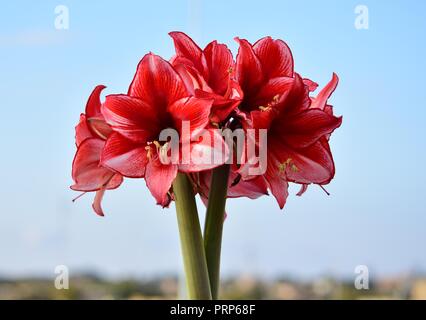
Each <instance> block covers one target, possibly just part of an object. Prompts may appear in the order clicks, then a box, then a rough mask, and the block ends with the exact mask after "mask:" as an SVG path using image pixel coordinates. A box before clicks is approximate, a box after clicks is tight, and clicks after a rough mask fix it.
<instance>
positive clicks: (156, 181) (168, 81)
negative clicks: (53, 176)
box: [101, 53, 227, 206]
mask: <svg viewBox="0 0 426 320" xmlns="http://www.w3.org/2000/svg"><path fill="white" fill-rule="evenodd" d="M211 106H212V100H207V99H198V98H195V97H190V96H189V93H188V92H187V89H186V87H185V85H184V81H183V80H182V78H181V76H180V75H179V74H178V73H177V72H176V71H175V69H174V68H173V67H172V66H171V65H170V64H169V63H168V62H167V61H165V60H163V59H162V58H161V57H159V56H156V55H154V54H151V53H150V54H147V55H145V57H144V58H143V59H142V60H141V62H140V63H139V66H138V68H137V71H136V75H135V77H134V79H133V82H132V84H131V85H130V88H129V92H128V94H127V95H110V96H107V97H106V100H105V103H104V104H103V106H102V113H103V115H104V117H105V119H106V121H107V123H108V124H109V125H110V126H111V127H112V130H113V131H114V132H113V133H112V134H111V136H110V137H109V138H108V140H107V142H106V145H105V148H104V150H103V153H102V156H101V163H102V164H103V165H104V166H106V167H108V168H110V169H111V170H114V171H116V172H118V173H120V174H122V175H124V176H127V177H133V178H140V177H144V178H145V180H146V184H147V186H148V189H149V190H150V191H151V193H152V195H153V196H154V197H155V199H156V200H157V203H158V204H160V205H162V206H167V205H168V204H169V203H170V201H171V194H170V192H169V190H170V188H171V185H172V182H173V180H174V179H175V177H176V174H177V172H178V171H182V172H194V171H201V170H206V169H210V168H213V167H216V166H218V165H219V164H215V163H213V162H210V163H202V164H198V163H195V162H194V161H191V162H190V163H184V161H181V160H182V159H181V158H180V157H179V159H178V161H177V163H174V162H171V163H168V164H166V163H164V161H162V160H163V156H164V155H165V154H167V155H168V148H169V145H168V142H161V141H159V135H160V132H161V131H162V130H163V129H170V128H172V129H176V130H177V132H178V133H179V136H180V143H184V142H185V143H186V142H188V143H189V148H190V150H191V154H194V152H201V153H203V152H206V153H208V154H211V155H213V154H214V153H218V152H219V153H220V155H221V156H222V153H223V152H224V151H223V150H225V154H226V153H227V151H226V146H225V145H224V142H223V139H222V137H221V135H219V137H218V133H217V131H216V130H212V129H206V132H208V134H210V136H211V137H212V138H215V139H217V140H218V139H220V141H221V144H220V146H217V145H214V146H212V145H211V143H208V142H207V141H200V142H199V141H196V140H197V139H198V136H199V134H200V132H202V131H203V130H204V129H205V128H206V126H207V124H208V122H209V114H210V109H211ZM182 121H189V122H190V130H189V135H188V134H186V132H185V131H184V130H183V129H182ZM192 140H194V141H192ZM211 141H213V140H211ZM215 147H216V148H215ZM180 156H181V155H180ZM223 159H224V158H223ZM224 160H225V159H224ZM222 163H223V162H222Z"/></svg>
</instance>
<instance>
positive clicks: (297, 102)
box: [275, 73, 311, 118]
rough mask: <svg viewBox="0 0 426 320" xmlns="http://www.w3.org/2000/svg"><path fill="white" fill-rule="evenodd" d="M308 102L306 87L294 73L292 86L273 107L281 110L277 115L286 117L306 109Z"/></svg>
mask: <svg viewBox="0 0 426 320" xmlns="http://www.w3.org/2000/svg"><path fill="white" fill-rule="evenodd" d="M310 103H311V99H310V98H309V91H308V87H307V86H305V84H304V83H303V80H302V78H301V77H300V76H299V75H298V74H297V73H296V74H295V77H294V81H293V86H292V87H291V89H290V90H288V91H287V92H286V94H284V95H282V96H281V97H280V98H279V102H278V103H277V105H276V107H275V108H276V109H277V110H281V111H282V112H281V113H280V115H279V117H284V118H287V117H288V116H290V115H292V114H296V113H299V112H302V111H304V110H306V109H308V108H309V106H310Z"/></svg>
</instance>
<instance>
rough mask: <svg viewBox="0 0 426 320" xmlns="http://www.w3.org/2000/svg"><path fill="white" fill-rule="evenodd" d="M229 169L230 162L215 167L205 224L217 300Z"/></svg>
mask: <svg viewBox="0 0 426 320" xmlns="http://www.w3.org/2000/svg"><path fill="white" fill-rule="evenodd" d="M229 169H230V167H229V165H228V164H225V165H223V166H221V167H218V168H215V169H213V173H212V180H211V184H210V193H209V203H208V205H207V213H206V221H205V225H204V250H205V252H206V259H207V267H208V270H209V279H210V288H211V293H212V298H213V300H216V299H217V298H218V296H219V284H220V252H221V246H222V230H223V222H224V219H225V204H226V195H227V193H228V177H229Z"/></svg>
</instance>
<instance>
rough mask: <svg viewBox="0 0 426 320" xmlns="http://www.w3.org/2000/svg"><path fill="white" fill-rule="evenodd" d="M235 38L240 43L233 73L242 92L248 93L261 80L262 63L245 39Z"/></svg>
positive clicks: (253, 89)
mask: <svg viewBox="0 0 426 320" xmlns="http://www.w3.org/2000/svg"><path fill="white" fill-rule="evenodd" d="M235 40H236V41H237V42H238V43H239V44H240V47H239V49H238V54H237V62H236V70H235V75H236V79H237V81H238V83H239V84H240V86H241V88H242V90H243V91H244V93H245V94H248V93H250V92H252V91H256V88H257V87H258V86H259V84H261V83H262V82H263V72H262V65H261V63H260V61H259V59H258V58H257V56H256V54H255V53H254V51H253V48H252V46H251V44H250V43H249V42H248V41H247V40H245V39H239V38H235Z"/></svg>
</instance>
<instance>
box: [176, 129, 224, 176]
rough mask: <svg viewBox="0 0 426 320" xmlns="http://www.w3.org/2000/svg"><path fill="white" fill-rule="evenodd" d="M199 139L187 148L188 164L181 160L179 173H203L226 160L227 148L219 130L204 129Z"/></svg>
mask: <svg viewBox="0 0 426 320" xmlns="http://www.w3.org/2000/svg"><path fill="white" fill-rule="evenodd" d="M204 137H205V139H204ZM207 137H208V138H207ZM200 138H201V139H200V141H197V142H192V143H191V145H190V146H189V147H190V157H189V156H188V158H189V159H188V158H187V160H188V161H189V163H184V160H185V159H182V160H181V164H180V165H179V170H180V171H183V172H198V171H204V170H208V169H212V168H215V167H218V166H220V165H222V164H223V163H225V161H226V160H227V159H228V157H229V150H228V146H227V145H226V144H225V141H224V139H223V137H222V134H221V133H220V130H219V129H206V130H204V131H203V135H202V136H200ZM182 149H184V148H182ZM183 151H184V150H183Z"/></svg>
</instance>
